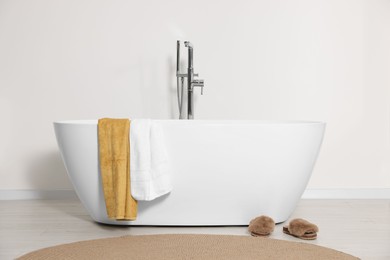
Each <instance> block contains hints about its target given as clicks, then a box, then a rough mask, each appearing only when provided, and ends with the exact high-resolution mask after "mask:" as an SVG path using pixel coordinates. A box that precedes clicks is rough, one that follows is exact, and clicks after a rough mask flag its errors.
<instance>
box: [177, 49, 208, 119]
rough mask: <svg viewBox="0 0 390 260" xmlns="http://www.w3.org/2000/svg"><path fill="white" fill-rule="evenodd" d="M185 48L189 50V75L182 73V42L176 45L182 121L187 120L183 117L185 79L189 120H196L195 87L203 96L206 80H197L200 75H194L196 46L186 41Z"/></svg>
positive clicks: (178, 96) (178, 94)
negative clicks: (185, 81) (185, 82)
mask: <svg viewBox="0 0 390 260" xmlns="http://www.w3.org/2000/svg"><path fill="white" fill-rule="evenodd" d="M184 46H185V47H187V48H188V68H187V73H180V41H177V45H176V79H177V98H178V104H179V112H180V117H179V118H180V119H185V118H184V115H183V109H182V105H183V93H184V78H187V97H188V98H187V119H194V96H193V92H194V87H200V88H201V95H203V87H204V80H203V79H195V77H198V74H195V73H194V66H193V60H194V46H193V45H192V44H191V43H190V42H189V41H185V42H184Z"/></svg>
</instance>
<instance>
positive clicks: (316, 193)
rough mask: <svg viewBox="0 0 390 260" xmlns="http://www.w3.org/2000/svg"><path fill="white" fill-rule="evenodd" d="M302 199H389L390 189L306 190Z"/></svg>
mask: <svg viewBox="0 0 390 260" xmlns="http://www.w3.org/2000/svg"><path fill="white" fill-rule="evenodd" d="M302 199H390V189H307V190H305V192H304V193H303V195H302Z"/></svg>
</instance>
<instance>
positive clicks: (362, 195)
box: [0, 188, 390, 200]
mask: <svg viewBox="0 0 390 260" xmlns="http://www.w3.org/2000/svg"><path fill="white" fill-rule="evenodd" d="M38 199H52V200H56V199H77V195H76V193H75V192H74V190H0V200H38ZM302 199H390V188H389V189H307V190H305V192H304V193H303V195H302Z"/></svg>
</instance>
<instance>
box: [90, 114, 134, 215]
mask: <svg viewBox="0 0 390 260" xmlns="http://www.w3.org/2000/svg"><path fill="white" fill-rule="evenodd" d="M129 130H130V120H128V119H110V118H103V119H100V120H99V122H98V137H99V157H100V173H101V177H102V184H103V191H104V198H105V201H106V210H107V215H108V217H109V218H112V219H117V220H135V219H136V217H137V201H135V200H134V199H133V198H132V197H131V192H130V169H129V167H130V162H129V161H130V158H129V157H130V148H129Z"/></svg>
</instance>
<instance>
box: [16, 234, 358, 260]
mask: <svg viewBox="0 0 390 260" xmlns="http://www.w3.org/2000/svg"><path fill="white" fill-rule="evenodd" d="M18 259H23V260H24V259H40V260H44V259H137V260H138V259H139V260H143V259H151V260H158V259H169V260H176V259H180V260H181V259H210V260H211V259H212V260H218V259H221V260H222V259H223V260H226V259H240V260H245V259H316V260H318V259H327V260H328V259H332V260H336V259H346V260H348V259H358V258H356V257H354V256H351V255H348V254H345V253H342V252H339V251H336V250H333V249H329V248H325V247H321V246H316V245H311V244H307V243H298V242H289V241H284V240H277V239H270V238H261V237H249V236H226V235H182V234H175V235H145V236H124V237H116V238H105V239H97V240H88V241H81V242H76V243H71V244H64V245H59V246H54V247H48V248H44V249H41V250H38V251H34V252H31V253H28V254H26V255H24V256H22V257H20V258H18Z"/></svg>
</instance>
